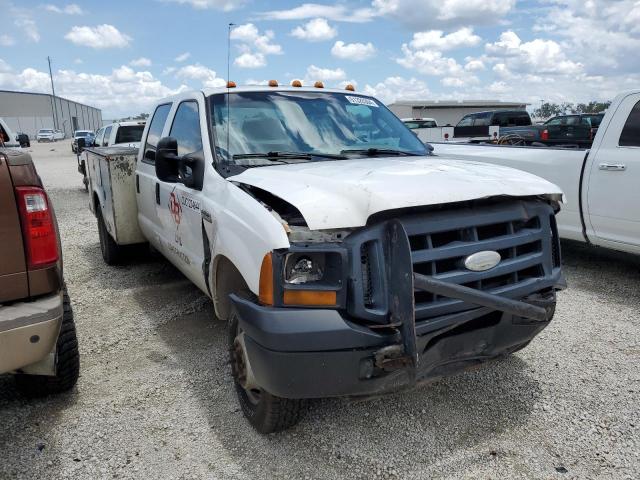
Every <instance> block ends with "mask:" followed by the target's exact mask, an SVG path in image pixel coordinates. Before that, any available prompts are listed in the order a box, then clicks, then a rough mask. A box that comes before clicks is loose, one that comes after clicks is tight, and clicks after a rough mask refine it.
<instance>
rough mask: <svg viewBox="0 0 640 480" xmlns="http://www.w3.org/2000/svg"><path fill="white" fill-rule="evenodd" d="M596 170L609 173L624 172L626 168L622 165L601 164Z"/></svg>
mask: <svg viewBox="0 0 640 480" xmlns="http://www.w3.org/2000/svg"><path fill="white" fill-rule="evenodd" d="M598 168H599V169H600V170H607V171H609V172H624V171H625V170H626V169H627V166H626V165H625V164H624V163H601V164H600V165H598Z"/></svg>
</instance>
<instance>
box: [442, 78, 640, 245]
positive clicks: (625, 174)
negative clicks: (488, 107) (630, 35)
mask: <svg viewBox="0 0 640 480" xmlns="http://www.w3.org/2000/svg"><path fill="white" fill-rule="evenodd" d="M432 146H433V147H434V154H435V155H440V156H442V157H444V158H455V159H462V160H475V161H478V162H487V163H494V164H498V165H505V166H508V167H513V168H517V169H520V170H524V171H527V172H530V173H533V174H535V175H538V176H540V177H542V178H545V179H547V180H549V181H550V182H552V183H554V184H556V185H558V186H559V187H560V188H561V189H562V191H563V192H564V193H565V195H566V201H565V205H564V206H563V208H562V212H561V213H560V214H559V215H558V230H559V233H560V236H561V237H562V238H567V239H571V240H579V241H583V242H588V243H590V244H593V245H598V246H602V247H607V248H611V249H614V250H620V251H625V252H630V253H636V254H640V90H633V91H629V92H625V93H622V94H620V95H618V96H617V97H616V98H615V100H614V101H613V103H612V104H611V106H610V107H609V109H608V110H607V113H606V114H605V116H604V118H603V120H602V123H601V124H600V128H599V129H598V133H597V134H596V136H595V139H594V142H593V145H592V147H591V149H590V150H577V149H560V148H536V147H509V146H496V145H468V144H454V143H433V144H432Z"/></svg>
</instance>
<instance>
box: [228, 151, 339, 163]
mask: <svg viewBox="0 0 640 480" xmlns="http://www.w3.org/2000/svg"><path fill="white" fill-rule="evenodd" d="M313 157H320V158H331V159H334V160H346V159H347V157H345V156H344V155H338V154H334V153H321V152H280V151H275V152H266V153H237V154H235V155H234V156H233V159H234V160H238V159H241V158H264V159H267V160H271V161H277V160H280V159H287V158H291V159H301V160H311V159H312V158H313Z"/></svg>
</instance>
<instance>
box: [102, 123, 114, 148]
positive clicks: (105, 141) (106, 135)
mask: <svg viewBox="0 0 640 480" xmlns="http://www.w3.org/2000/svg"><path fill="white" fill-rule="evenodd" d="M111 128H112V127H110V126H109V127H107V128H106V129H105V130H104V139H103V140H102V145H101V146H103V147H108V146H109V138H110V137H111Z"/></svg>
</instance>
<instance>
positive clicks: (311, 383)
mask: <svg viewBox="0 0 640 480" xmlns="http://www.w3.org/2000/svg"><path fill="white" fill-rule="evenodd" d="M232 300H233V302H234V304H235V306H236V308H237V310H238V313H239V322H240V325H241V327H242V329H243V330H244V332H245V335H246V336H245V342H246V348H247V354H248V357H249V361H250V363H251V366H252V369H253V373H254V375H255V377H256V380H257V383H258V384H259V385H261V386H262V387H263V388H264V389H265V390H267V391H268V392H270V393H272V394H274V395H278V396H280V397H285V398H320V397H336V396H368V395H377V394H381V393H388V392H392V391H396V390H399V389H402V388H407V387H412V386H414V385H415V384H416V383H418V382H423V381H426V380H430V379H434V378H438V377H441V376H444V375H447V374H451V373H454V372H456V371H459V370H462V369H464V368H468V367H471V366H474V365H476V364H478V363H481V362H483V361H486V360H491V359H494V358H497V357H501V356H504V355H507V354H509V353H511V352H513V351H515V350H517V349H519V348H521V347H523V346H524V345H526V344H527V343H528V342H530V341H531V339H533V338H534V337H535V336H536V335H537V334H538V333H539V332H540V331H541V330H542V329H543V328H545V327H546V326H547V325H548V324H549V321H550V320H551V317H552V316H553V313H552V311H553V306H554V305H555V294H553V293H551V294H549V296H548V297H546V298H544V299H542V300H541V299H540V298H539V297H538V298H536V299H535V301H536V303H537V304H538V305H541V306H542V305H544V306H545V307H546V308H548V309H549V310H550V312H551V315H550V316H549V318H548V319H547V320H546V321H533V320H529V319H525V318H523V317H518V316H515V315H512V314H509V313H503V312H500V311H495V310H492V309H490V308H486V307H482V308H477V309H474V310H472V311H467V312H462V313H459V314H456V315H451V316H449V317H447V318H442V319H437V321H435V322H420V323H418V324H416V333H417V336H416V350H417V357H418V359H417V362H416V365H415V366H409V365H407V366H405V365H402V364H396V365H393V356H394V354H393V349H394V348H395V347H396V346H397V345H398V344H399V342H401V341H402V339H401V333H400V332H392V333H379V332H376V331H374V330H371V329H369V328H366V327H363V326H361V325H358V324H356V323H353V322H351V321H349V320H348V319H345V318H343V317H342V316H341V314H340V313H339V312H338V311H336V310H311V309H290V308H270V307H261V306H259V305H256V304H254V303H252V302H250V301H247V300H244V299H241V298H239V297H235V296H232ZM384 360H387V361H388V360H390V361H389V362H387V363H386V364H385V362H384ZM389 366H391V368H388V367H389Z"/></svg>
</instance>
